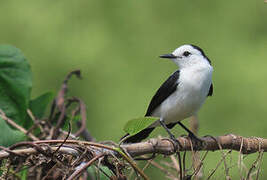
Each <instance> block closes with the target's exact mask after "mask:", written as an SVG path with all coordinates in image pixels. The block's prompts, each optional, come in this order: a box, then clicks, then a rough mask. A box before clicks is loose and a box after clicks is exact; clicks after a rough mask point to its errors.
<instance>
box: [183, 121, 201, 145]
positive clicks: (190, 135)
mask: <svg viewBox="0 0 267 180" xmlns="http://www.w3.org/2000/svg"><path fill="white" fill-rule="evenodd" d="M178 124H179V125H180V126H181V127H182V128H184V130H186V131H187V132H188V136H189V138H190V139H191V140H192V141H195V142H196V143H197V144H201V145H202V143H203V140H202V139H200V138H198V137H197V136H196V135H195V134H194V133H193V132H192V131H190V130H189V129H188V128H187V127H186V126H185V125H183V124H182V123H181V122H180V121H179V122H178Z"/></svg>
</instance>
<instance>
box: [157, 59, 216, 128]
mask: <svg viewBox="0 0 267 180" xmlns="http://www.w3.org/2000/svg"><path fill="white" fill-rule="evenodd" d="M212 71H213V68H212V66H210V65H207V64H203V66H199V65H198V66H192V67H190V68H185V69H181V70H180V77H179V79H178V87H177V90H176V91H175V92H174V93H173V94H172V95H170V96H169V97H168V98H167V99H166V100H165V101H163V103H162V104H161V105H160V106H159V107H158V108H156V109H155V111H154V112H153V113H152V116H155V117H161V118H163V119H164V121H165V123H166V124H169V123H173V122H177V121H181V120H183V119H185V118H187V117H190V116H192V115H193V114H195V113H197V111H198V110H199V108H200V107H201V105H202V104H203V103H204V101H205V99H206V98H207V94H208V92H209V88H210V86H211V77H212ZM158 125H159V123H155V124H153V126H158Z"/></svg>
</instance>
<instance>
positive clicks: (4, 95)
mask: <svg viewBox="0 0 267 180" xmlns="http://www.w3.org/2000/svg"><path fill="white" fill-rule="evenodd" d="M31 88H32V74H31V69H30V65H29V63H28V62H27V60H26V59H25V57H24V56H23V54H22V53H21V51H20V50H19V49H17V48H15V47H13V46H9V45H0V108H1V109H2V110H3V111H4V112H5V113H6V116H7V117H9V118H11V119H12V120H14V121H15V122H17V123H18V124H20V125H24V124H25V121H26V117H27V112H26V110H27V108H28V105H29V100H30V93H31ZM0 136H2V132H1V133H0ZM1 139H2V138H1Z"/></svg>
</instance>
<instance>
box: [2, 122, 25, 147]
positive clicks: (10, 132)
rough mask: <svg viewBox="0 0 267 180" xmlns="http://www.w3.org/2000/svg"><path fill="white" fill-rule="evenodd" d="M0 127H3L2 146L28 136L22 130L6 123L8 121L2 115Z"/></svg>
mask: <svg viewBox="0 0 267 180" xmlns="http://www.w3.org/2000/svg"><path fill="white" fill-rule="evenodd" d="M0 129H1V133H0V136H1V138H0V146H5V147H8V146H10V145H12V144H14V143H16V142H19V141H21V140H24V139H25V138H26V136H25V135H24V134H23V133H22V132H20V131H18V130H14V129H11V128H10V127H9V126H8V124H7V123H6V121H5V120H3V119H2V118H1V117H0Z"/></svg>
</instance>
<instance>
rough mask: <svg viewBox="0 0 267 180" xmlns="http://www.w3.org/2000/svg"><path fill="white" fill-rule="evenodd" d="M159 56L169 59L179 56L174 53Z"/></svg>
mask: <svg viewBox="0 0 267 180" xmlns="http://www.w3.org/2000/svg"><path fill="white" fill-rule="evenodd" d="M159 57H160V58H167V59H175V58H177V57H176V56H174V55H173V54H163V55H160V56H159Z"/></svg>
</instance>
